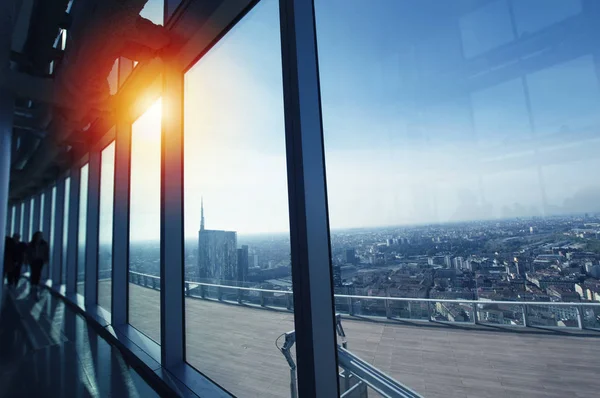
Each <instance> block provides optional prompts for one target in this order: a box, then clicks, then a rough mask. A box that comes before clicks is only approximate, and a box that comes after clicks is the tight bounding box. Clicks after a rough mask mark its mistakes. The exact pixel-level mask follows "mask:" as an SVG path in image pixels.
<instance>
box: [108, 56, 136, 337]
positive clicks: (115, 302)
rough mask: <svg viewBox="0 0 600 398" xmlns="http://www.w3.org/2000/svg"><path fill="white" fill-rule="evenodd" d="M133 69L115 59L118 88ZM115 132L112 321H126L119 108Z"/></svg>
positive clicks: (123, 136) (125, 150) (127, 167)
mask: <svg viewBox="0 0 600 398" xmlns="http://www.w3.org/2000/svg"><path fill="white" fill-rule="evenodd" d="M132 70H133V61H131V60H128V59H126V58H123V57H121V58H119V74H118V75H119V87H121V85H122V84H123V83H124V82H125V80H126V79H127V77H128V76H129V74H130V73H131V71H132ZM121 111H122V112H120V113H119V114H118V122H117V126H116V133H115V178H114V201H113V252H112V253H113V255H112V262H113V263H112V300H111V307H112V308H111V313H112V323H113V325H116V326H123V325H126V324H127V322H128V320H129V275H128V273H129V211H130V209H129V202H130V197H129V193H130V190H131V175H130V173H131V121H130V120H129V118H128V117H127V115H126V113H127V109H121Z"/></svg>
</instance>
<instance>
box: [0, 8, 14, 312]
mask: <svg viewBox="0 0 600 398" xmlns="http://www.w3.org/2000/svg"><path fill="white" fill-rule="evenodd" d="M0 10H1V7H0ZM0 19H1V18H0ZM0 35H1V34H0ZM0 40H2V39H0ZM1 50H2V49H1V48H0V51H1ZM12 116H13V100H12V95H10V94H9V93H8V92H6V91H3V90H2V89H1V88H0V225H7V220H8V217H7V213H8V182H9V179H10V158H11V138H12ZM9 228H10V227H9ZM2 238H4V237H2ZM0 258H4V239H0ZM0 275H4V261H0ZM3 287H4V280H3V281H2V282H1V283H0V305H1V304H2V297H3V295H2V289H3Z"/></svg>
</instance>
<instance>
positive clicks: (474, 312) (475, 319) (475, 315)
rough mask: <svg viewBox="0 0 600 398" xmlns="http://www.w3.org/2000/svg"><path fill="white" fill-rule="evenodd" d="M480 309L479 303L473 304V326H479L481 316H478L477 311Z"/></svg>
mask: <svg viewBox="0 0 600 398" xmlns="http://www.w3.org/2000/svg"><path fill="white" fill-rule="evenodd" d="M478 309H479V305H478V304H477V303H473V309H472V311H473V324H474V325H477V324H478V323H479V315H478V314H477V311H478Z"/></svg>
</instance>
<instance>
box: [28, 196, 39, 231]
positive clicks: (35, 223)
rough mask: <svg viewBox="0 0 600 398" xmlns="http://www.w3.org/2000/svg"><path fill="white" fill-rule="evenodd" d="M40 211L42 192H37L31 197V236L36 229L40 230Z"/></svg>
mask: <svg viewBox="0 0 600 398" xmlns="http://www.w3.org/2000/svg"><path fill="white" fill-rule="evenodd" d="M41 212H42V194H41V193H39V194H37V195H35V196H34V197H33V209H32V215H31V216H32V218H33V220H32V223H31V231H29V233H30V234H31V237H33V234H34V233H36V232H37V231H40V230H41V226H40V220H41Z"/></svg>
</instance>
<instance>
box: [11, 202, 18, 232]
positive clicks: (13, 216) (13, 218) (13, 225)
mask: <svg viewBox="0 0 600 398" xmlns="http://www.w3.org/2000/svg"><path fill="white" fill-rule="evenodd" d="M16 208H17V206H12V207H11V208H10V211H11V213H12V216H11V218H10V236H13V234H14V233H15V224H16V220H15V217H16V216H15V214H16Z"/></svg>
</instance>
